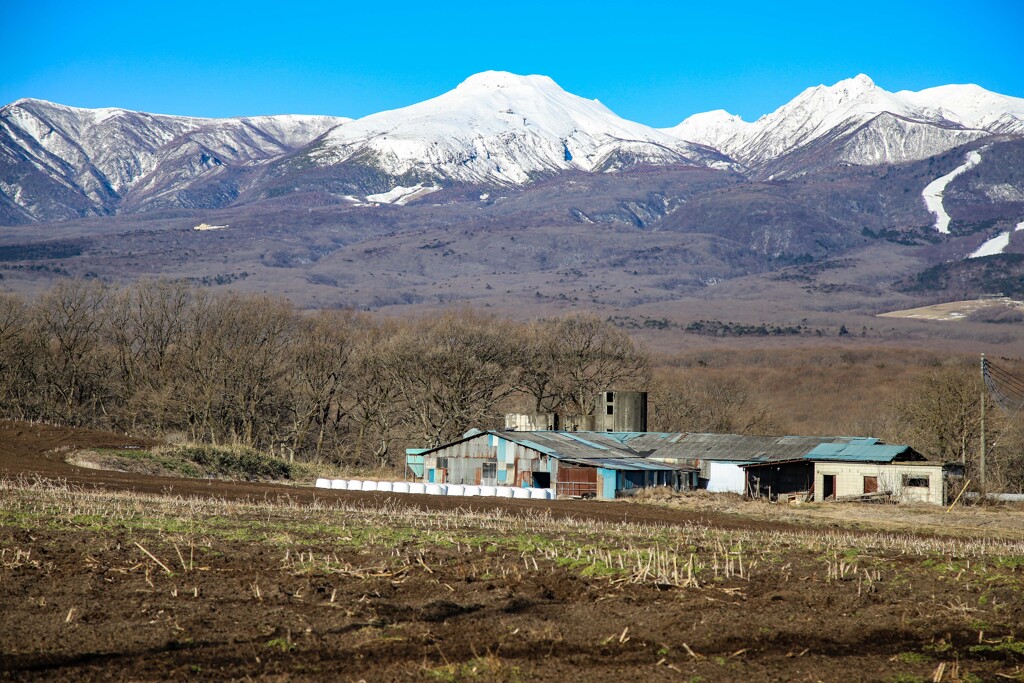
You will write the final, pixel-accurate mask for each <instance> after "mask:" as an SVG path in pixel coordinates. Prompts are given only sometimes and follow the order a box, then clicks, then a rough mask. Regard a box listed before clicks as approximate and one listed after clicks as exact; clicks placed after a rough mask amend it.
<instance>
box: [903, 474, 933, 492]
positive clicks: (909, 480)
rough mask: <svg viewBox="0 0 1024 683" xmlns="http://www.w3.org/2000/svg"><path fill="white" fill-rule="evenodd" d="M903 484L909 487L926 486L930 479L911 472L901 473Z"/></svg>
mask: <svg viewBox="0 0 1024 683" xmlns="http://www.w3.org/2000/svg"><path fill="white" fill-rule="evenodd" d="M903 485H904V486H908V487H910V488H925V489H926V488H928V486H929V485H930V481H929V478H928V477H921V476H914V475H913V474H904V475H903Z"/></svg>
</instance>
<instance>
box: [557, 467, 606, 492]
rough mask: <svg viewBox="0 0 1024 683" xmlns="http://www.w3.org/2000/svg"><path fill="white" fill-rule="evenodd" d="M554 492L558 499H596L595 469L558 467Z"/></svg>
mask: <svg viewBox="0 0 1024 683" xmlns="http://www.w3.org/2000/svg"><path fill="white" fill-rule="evenodd" d="M555 490H556V492H557V493H558V496H559V497H562V496H570V497H576V498H595V497H597V468H594V467H572V466H566V465H560V466H559V467H558V482H557V484H556V486H555Z"/></svg>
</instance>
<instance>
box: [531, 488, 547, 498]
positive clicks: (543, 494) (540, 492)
mask: <svg viewBox="0 0 1024 683" xmlns="http://www.w3.org/2000/svg"><path fill="white" fill-rule="evenodd" d="M548 490H549V489H529V491H530V499H531V500H547V499H548Z"/></svg>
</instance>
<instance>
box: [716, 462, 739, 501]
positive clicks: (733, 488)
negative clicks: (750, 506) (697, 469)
mask: <svg viewBox="0 0 1024 683" xmlns="http://www.w3.org/2000/svg"><path fill="white" fill-rule="evenodd" d="M746 490H747V474H746V472H744V471H743V468H742V467H740V466H739V465H736V464H733V463H731V462H709V463H708V491H713V492H715V493H741V494H742V493H745V492H746Z"/></svg>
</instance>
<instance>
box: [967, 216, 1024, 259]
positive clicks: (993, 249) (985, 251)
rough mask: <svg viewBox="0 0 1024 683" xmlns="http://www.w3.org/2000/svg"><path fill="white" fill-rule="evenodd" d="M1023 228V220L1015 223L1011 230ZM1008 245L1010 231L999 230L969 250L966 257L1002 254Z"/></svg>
mask: <svg viewBox="0 0 1024 683" xmlns="http://www.w3.org/2000/svg"><path fill="white" fill-rule="evenodd" d="M1021 230H1024V221H1021V222H1020V223H1018V224H1017V227H1016V228H1014V229H1013V232H1020V231H1021ZM1008 246H1010V231H1009V230H1007V231H1006V232H1001V233H999V234H998V235H996V236H995V237H993V238H992V239H990V240H987V241H986V242H985V243H984V244H982V245H981V246H980V247H978V248H977V249H975V250H974V251H972V252H971V254H970V255H969V256H968V257H967V258H981V257H982V256H995V255H996V254H1002V253H1003V252H1004V251H1005V250H1006V247H1008Z"/></svg>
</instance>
